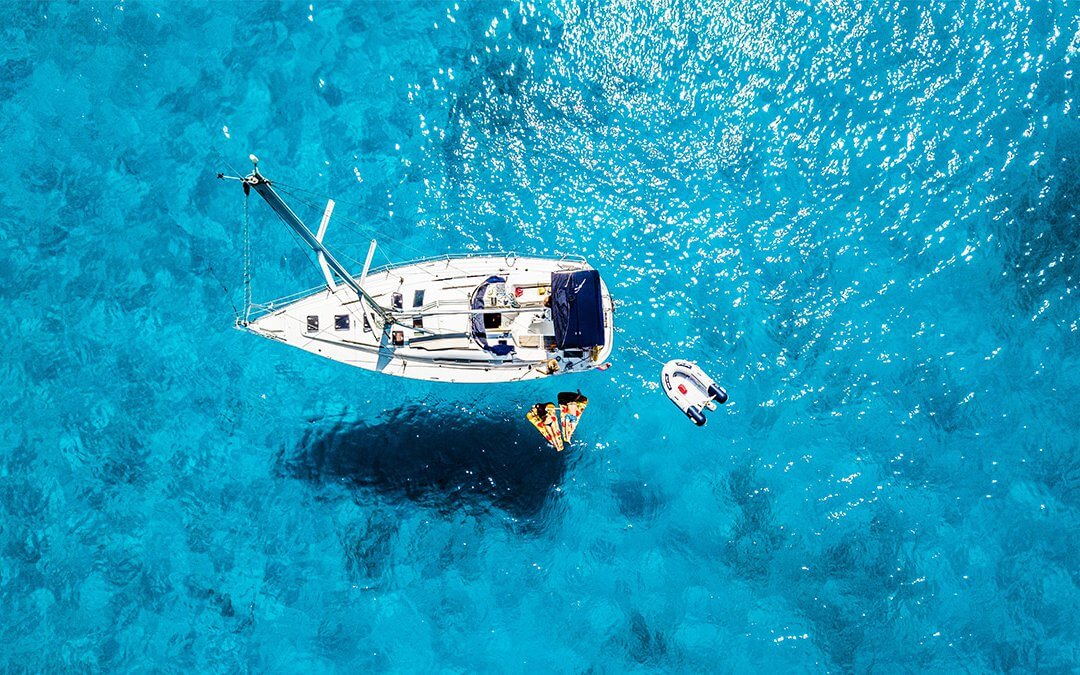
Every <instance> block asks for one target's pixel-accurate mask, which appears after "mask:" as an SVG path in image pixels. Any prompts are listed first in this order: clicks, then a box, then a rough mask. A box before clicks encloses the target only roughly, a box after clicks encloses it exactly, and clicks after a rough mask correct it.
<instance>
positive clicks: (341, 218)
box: [274, 182, 468, 276]
mask: <svg viewBox="0 0 1080 675" xmlns="http://www.w3.org/2000/svg"><path fill="white" fill-rule="evenodd" d="M274 184H275V185H277V186H278V187H281V184H280V183H276V182H275V183H274ZM300 189H301V190H303V188H300ZM303 191H305V192H310V191H309V190H303ZM282 192H284V193H285V194H287V195H289V196H290V197H292V198H293V199H295V200H296V201H298V202H300V203H301V204H304V205H305V206H307V207H309V208H312V209H315V210H319V209H320V208H321V207H319V205H318V204H315V203H312V202H310V201H307V200H306V199H305V198H303V197H300V196H299V195H297V194H295V193H292V192H290V191H289V189H288V188H286V189H283V190H282ZM342 203H344V204H349V202H342ZM352 206H356V207H358V208H364V207H362V206H360V205H358V204H352ZM335 222H343V223H344V227H345V228H346V229H348V230H352V231H353V232H356V233H357V234H359V235H361V236H364V237H369V236H371V232H372V231H373V230H374V228H371V227H370V226H365V225H364V224H363V223H361V222H359V221H356V220H353V219H351V218H349V217H348V216H345V215H341V214H338V215H336V216H335ZM349 223H352V224H353V225H355V226H356V228H353V227H349ZM364 227H367V228H368V230H367V231H366V232H365V231H362V230H360V229H357V228H364ZM378 238H380V239H384V240H387V241H390V242H392V243H394V244H395V245H397V246H401V247H402V248H407V249H409V250H410V251H412V252H413V253H414V254H416V255H417V256H419V257H421V258H423V257H427V256H425V254H424V252H423V251H421V250H420V249H418V248H416V247H415V246H412V245H410V244H409V243H407V242H405V241H404V240H401V239H397V238H395V237H392V236H390V235H388V234H386V233H384V232H379V233H378ZM447 267H450V268H453V269H455V270H457V271H458V272H460V273H462V274H468V272H466V271H465V270H463V269H461V268H460V267H458V266H457V265H452V264H450V263H449V261H447ZM431 274H432V276H437V275H436V274H435V273H434V272H431Z"/></svg>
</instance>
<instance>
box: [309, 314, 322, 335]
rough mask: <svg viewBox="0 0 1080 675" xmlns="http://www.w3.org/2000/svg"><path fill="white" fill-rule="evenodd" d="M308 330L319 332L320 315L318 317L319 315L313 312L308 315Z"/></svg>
mask: <svg viewBox="0 0 1080 675" xmlns="http://www.w3.org/2000/svg"><path fill="white" fill-rule="evenodd" d="M307 330H308V332H309V333H317V332H319V317H318V315H315V314H312V315H310V316H308V318H307Z"/></svg>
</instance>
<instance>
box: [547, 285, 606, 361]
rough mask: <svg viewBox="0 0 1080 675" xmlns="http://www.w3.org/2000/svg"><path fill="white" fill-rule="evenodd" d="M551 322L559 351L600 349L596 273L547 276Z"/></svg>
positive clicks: (600, 317) (601, 312)
mask: <svg viewBox="0 0 1080 675" xmlns="http://www.w3.org/2000/svg"><path fill="white" fill-rule="evenodd" d="M551 318H552V321H553V322H554V323H555V344H557V345H558V346H559V349H588V348H590V347H602V346H603V345H604V308H603V306H602V305H601V303H600V273H599V272H597V271H596V270H582V271H580V272H553V273H552V274H551Z"/></svg>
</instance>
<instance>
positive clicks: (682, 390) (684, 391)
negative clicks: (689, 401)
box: [679, 384, 686, 394]
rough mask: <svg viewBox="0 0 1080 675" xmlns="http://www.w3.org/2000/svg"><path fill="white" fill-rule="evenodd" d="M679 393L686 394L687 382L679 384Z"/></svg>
mask: <svg viewBox="0 0 1080 675" xmlns="http://www.w3.org/2000/svg"><path fill="white" fill-rule="evenodd" d="M679 393H680V394H685V393H686V385H685V384H680V385H679Z"/></svg>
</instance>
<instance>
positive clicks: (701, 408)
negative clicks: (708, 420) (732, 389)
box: [661, 359, 727, 427]
mask: <svg viewBox="0 0 1080 675" xmlns="http://www.w3.org/2000/svg"><path fill="white" fill-rule="evenodd" d="M661 384H662V385H663V387H664V393H666V394H667V395H668V398H670V399H671V402H672V403H674V404H675V405H677V406H679V409H680V410H682V411H683V412H684V413H685V414H686V416H687V417H689V418H690V421H692V422H693V423H694V424H696V425H698V426H699V427H703V426H705V410H706V409H708V410H716V404H717V403H721V404H723V403H727V392H726V391H724V390H723V389H722V388H721V387H720V386H719V385H717V384H716V383H715V382H713V379H712V378H711V377H709V376H708V375H706V374H705V371H703V370H702V369H701V368H699V367H698V365H697V364H696V363H691V362H690V361H681V360H679V359H676V360H674V361H668V362H667V363H666V364H665V365H664V370H663V373H662V379H661Z"/></svg>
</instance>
